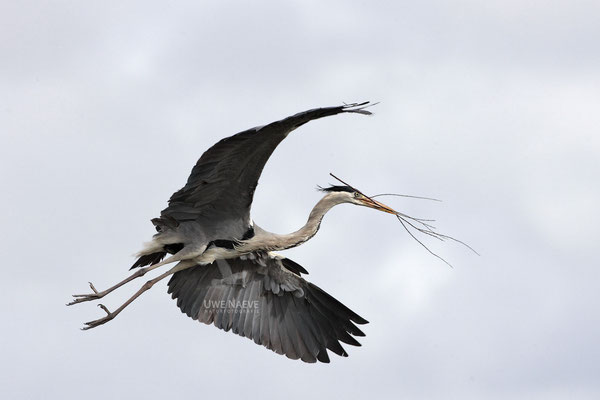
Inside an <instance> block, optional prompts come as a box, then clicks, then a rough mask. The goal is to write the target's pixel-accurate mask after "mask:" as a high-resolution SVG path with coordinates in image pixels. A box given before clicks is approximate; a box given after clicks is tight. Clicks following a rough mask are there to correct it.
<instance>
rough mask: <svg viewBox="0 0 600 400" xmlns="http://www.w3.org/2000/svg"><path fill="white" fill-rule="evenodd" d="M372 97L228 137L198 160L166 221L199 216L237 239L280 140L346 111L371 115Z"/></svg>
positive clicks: (173, 198)
mask: <svg viewBox="0 0 600 400" xmlns="http://www.w3.org/2000/svg"><path fill="white" fill-rule="evenodd" d="M367 106H368V102H365V103H360V104H348V105H343V106H339V107H328V108H317V109H313V110H308V111H304V112H301V113H298V114H296V115H293V116H291V117H288V118H285V119H282V120H281V121H276V122H273V123H270V124H268V125H265V126H262V127H256V128H252V129H249V130H247V131H244V132H240V133H238V134H236V135H233V136H231V137H228V138H225V139H223V140H221V141H219V142H218V143H216V144H215V145H214V146H212V147H211V148H210V149H208V150H207V151H206V152H205V153H204V154H203V155H202V156H201V157H200V159H199V160H198V162H197V163H196V165H195V166H194V168H193V169H192V173H191V174H190V177H189V178H188V181H187V183H186V185H185V186H184V187H183V188H182V189H180V190H179V191H177V192H175V193H174V194H173V195H172V196H171V199H170V200H169V206H168V207H167V208H166V209H164V210H163V211H162V212H161V218H160V219H161V220H162V221H164V222H165V223H170V224H173V223H175V224H178V223H180V222H183V221H199V222H201V223H202V225H203V227H205V228H206V229H210V228H211V227H214V228H213V229H217V230H218V232H215V233H219V234H222V233H223V232H225V233H228V234H229V235H230V236H235V237H222V239H229V238H231V239H238V238H240V237H241V235H243V234H244V232H246V230H247V229H248V226H249V224H250V206H251V204H252V199H253V196H254V190H255V189H256V185H257V183H258V178H259V177H260V174H261V173H262V170H263V167H264V165H265V163H266V162H267V160H268V159H269V157H270V156H271V154H272V153H273V151H274V150H275V148H276V147H277V145H278V144H279V143H280V142H281V141H282V140H283V139H285V137H286V136H287V135H288V134H289V133H290V132H291V131H293V130H294V129H296V128H298V127H299V126H301V125H303V124H305V123H307V122H309V121H311V120H314V119H318V118H322V117H327V116H330V115H335V114H339V113H344V112H352V113H360V114H367V115H368V114H371V113H370V112H369V111H367V110H365V109H364V108H365V107H367Z"/></svg>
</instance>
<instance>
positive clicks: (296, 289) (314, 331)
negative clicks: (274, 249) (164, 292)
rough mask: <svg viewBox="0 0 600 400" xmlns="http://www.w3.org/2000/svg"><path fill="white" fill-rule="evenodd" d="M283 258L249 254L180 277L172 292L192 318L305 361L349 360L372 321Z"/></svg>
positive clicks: (177, 275) (171, 285) (175, 279)
mask: <svg viewBox="0 0 600 400" xmlns="http://www.w3.org/2000/svg"><path fill="white" fill-rule="evenodd" d="M284 265H285V263H282V258H281V256H275V255H272V254H267V253H258V254H249V255H248V256H245V257H244V259H242V258H236V259H232V260H218V261H216V262H215V263H212V264H209V265H205V266H200V265H199V266H196V267H194V268H190V269H187V270H183V271H180V272H177V273H175V274H174V275H173V277H172V278H171V280H170V281H169V289H168V292H169V293H171V294H172V297H173V298H174V299H177V306H178V307H179V308H180V309H181V311H182V312H183V313H185V314H187V315H188V316H189V317H191V318H193V319H195V320H198V321H199V322H203V323H205V324H214V325H215V326H216V327H217V328H219V329H223V330H225V331H229V330H231V331H232V332H233V333H235V334H237V335H240V336H243V337H247V338H249V339H252V340H254V342H255V343H256V344H261V345H263V346H265V347H266V348H268V349H271V350H273V351H275V352H276V353H278V354H285V355H286V356H287V357H289V358H291V359H301V360H302V361H305V362H316V361H317V360H318V361H321V362H329V356H328V354H327V349H329V350H331V351H333V352H334V353H336V354H338V355H340V356H344V357H347V356H348V353H346V351H345V350H344V348H343V347H342V346H341V344H340V343H339V342H343V343H347V344H350V345H354V346H360V343H358V342H357V341H356V339H354V337H353V336H352V335H354V336H364V333H363V332H362V331H361V330H360V329H359V328H358V327H357V326H356V325H355V323H356V324H366V323H367V321H366V320H365V319H363V318H362V317H360V316H359V315H357V314H356V313H354V312H353V311H352V310H350V309H349V308H348V307H346V306H344V305H343V304H342V303H340V302H339V301H337V300H336V299H334V298H333V297H331V296H330V295H329V294H327V293H325V292H324V291H323V290H321V289H320V288H318V287H317V286H315V285H313V284H312V283H310V282H307V281H306V280H304V279H302V278H301V277H300V276H299V275H296V274H294V273H292V272H290V271H289V270H287V269H286V268H285V267H284Z"/></svg>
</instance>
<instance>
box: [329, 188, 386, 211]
mask: <svg viewBox="0 0 600 400" xmlns="http://www.w3.org/2000/svg"><path fill="white" fill-rule="evenodd" d="M320 190H321V191H323V192H325V193H327V196H329V197H332V198H334V199H335V200H336V202H339V203H351V204H356V205H358V206H364V207H369V208H374V209H376V210H379V211H383V212H386V213H390V214H394V215H396V214H398V213H397V212H396V211H395V210H394V209H392V208H391V207H389V206H386V205H385V204H383V203H380V202H378V201H375V200H373V199H372V198H370V197H369V196H367V195H365V194H364V193H362V192H361V191H360V190H358V189H356V188H353V187H352V186H347V185H344V186H329V187H326V188H320Z"/></svg>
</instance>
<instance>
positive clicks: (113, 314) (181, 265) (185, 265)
mask: <svg viewBox="0 0 600 400" xmlns="http://www.w3.org/2000/svg"><path fill="white" fill-rule="evenodd" d="M195 265H196V263H195V262H193V261H191V260H186V261H181V262H180V263H178V264H177V265H176V266H174V267H173V268H171V269H170V270H168V271H167V272H165V273H163V274H161V275H159V276H157V277H156V278H154V279H151V280H149V281H148V282H146V283H144V284H143V285H142V287H141V288H140V290H138V291H137V292H136V293H135V294H134V295H133V296H131V297H130V298H129V300H127V301H126V302H125V303H123V305H121V307H119V308H117V309H116V310H115V311H113V312H110V311H109V310H108V308H106V307H105V306H104V305H103V304H98V307H100V308H102V309H103V310H104V311H105V312H106V317H104V318H100V319H97V320H95V321H90V322H86V323H85V324H84V325H85V326H84V327H83V328H82V329H83V330H87V329H92V328H95V327H97V326H99V325H102V324H105V323H107V322H108V321H110V320H112V319H113V318H115V317H116V316H117V315H119V313H120V312H121V311H123V310H124V309H125V307H127V306H128V305H130V304H131V303H132V302H133V301H134V300H135V299H137V298H138V297H140V296H141V294H142V293H144V292H145V291H146V290H148V289H150V288H151V287H152V286H154V284H155V283H156V282H158V281H160V280H162V279H164V278H166V277H167V276H169V275H171V274H174V273H175V272H178V271H181V270H184V269H187V268H190V267H193V266H195Z"/></svg>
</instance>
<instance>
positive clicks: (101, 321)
mask: <svg viewBox="0 0 600 400" xmlns="http://www.w3.org/2000/svg"><path fill="white" fill-rule="evenodd" d="M98 307H100V308H101V309H103V310H104V311H105V312H106V317H103V318H100V319H97V320H95V321H90V322H86V323H85V324H84V325H85V326H84V327H83V328H81V330H83V331H87V330H88V329H92V328H95V327H97V326H100V325H103V324H105V323H107V322H108V321H110V320H111V319H113V318H114V317H115V315H116V314H113V313H111V312H110V311H108V308H106V306H105V305H104V304H98Z"/></svg>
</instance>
